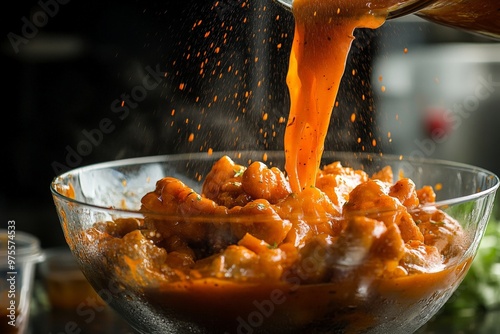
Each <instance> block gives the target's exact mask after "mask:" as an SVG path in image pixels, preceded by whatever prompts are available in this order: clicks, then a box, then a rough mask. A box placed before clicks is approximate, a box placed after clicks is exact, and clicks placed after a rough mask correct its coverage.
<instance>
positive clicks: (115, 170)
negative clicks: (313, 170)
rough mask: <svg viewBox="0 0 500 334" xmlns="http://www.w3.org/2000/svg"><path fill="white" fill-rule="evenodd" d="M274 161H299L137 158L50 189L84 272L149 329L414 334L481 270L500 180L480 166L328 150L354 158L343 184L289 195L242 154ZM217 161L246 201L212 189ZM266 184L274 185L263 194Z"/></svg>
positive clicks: (275, 156) (274, 158)
mask: <svg viewBox="0 0 500 334" xmlns="http://www.w3.org/2000/svg"><path fill="white" fill-rule="evenodd" d="M224 157H230V159H226V160H224ZM262 160H265V162H266V164H267V165H268V166H269V167H278V168H282V167H283V164H284V161H283V154H282V152H220V153H213V154H210V155H209V154H206V153H198V154H181V155H170V156H158V157H146V158H137V159H129V160H122V161H115V162H109V163H103V164H97V165H92V166H88V167H82V168H79V169H75V170H73V171H70V172H67V173H65V174H63V175H61V176H59V177H56V178H55V179H54V181H53V182H52V184H51V190H52V194H53V198H54V202H55V206H56V209H57V212H58V214H59V217H60V221H61V226H62V229H63V231H64V234H65V237H66V241H67V243H68V245H69V246H70V248H71V250H72V252H73V254H74V256H75V257H76V259H77V260H78V262H79V264H80V267H81V269H82V271H83V273H84V274H85V276H86V277H87V279H88V280H89V281H90V283H91V284H92V286H93V287H94V289H95V290H96V291H97V292H98V293H99V295H101V297H103V300H105V301H106V302H108V303H109V304H110V305H111V306H112V307H113V308H114V309H115V310H116V311H117V312H118V313H119V314H121V315H122V316H123V317H124V319H126V320H127V321H129V323H130V324H131V325H132V326H133V327H134V328H135V329H137V330H138V331H139V332H142V333H252V332H259V333H273V334H274V333H324V332H328V333H337V332H338V333H344V332H363V333H387V332H406V333H411V332H414V331H415V330H417V329H418V328H419V327H421V326H422V325H423V324H424V323H425V322H426V321H427V320H429V319H430V318H431V317H432V316H433V315H434V314H436V312H437V311H438V310H439V309H440V308H441V306H442V305H443V304H444V303H445V302H446V301H447V299H448V298H449V297H450V295H451V294H452V293H453V292H454V291H455V289H456V288H457V286H458V285H459V284H460V282H461V281H462V279H463V278H464V276H465V274H466V273H467V270H468V268H469V266H470V264H471V262H472V260H473V258H474V256H475V254H476V251H477V249H478V246H479V243H480V240H481V238H482V236H483V234H484V230H485V227H486V224H487V221H488V218H489V215H490V213H491V209H492V205H493V200H494V196H495V192H496V190H497V188H498V185H499V183H498V178H497V177H496V176H495V175H493V174H492V173H490V172H488V171H486V170H484V169H481V168H477V167H474V166H469V165H463V164H457V163H452V162H444V161H438V160H425V159H422V160H406V159H402V158H400V157H395V156H389V155H384V156H380V155H370V154H360V153H347V152H346V153H341V152H337V153H333V152H326V153H325V154H324V156H323V163H324V165H325V166H330V167H328V168H327V169H330V170H336V168H337V167H339V166H340V165H338V164H336V163H337V162H340V163H341V165H342V166H343V167H345V168H353V169H345V170H343V172H345V173H346V174H345V175H347V174H348V175H349V176H348V177H347V176H345V175H344V176H339V175H340V174H339V175H337V176H331V175H330V176H324V177H325V178H324V179H323V180H322V181H321V182H318V183H323V184H329V185H335V186H336V188H331V189H330V188H329V189H330V190H328V189H326V190H324V191H323V192H321V191H319V190H317V188H314V189H313V188H311V189H305V190H304V191H303V193H302V194H300V195H297V194H288V193H285V194H284V195H282V196H281V197H280V196H277V197H278V198H275V197H276V196H274V195H275V194H274V195H272V194H271V195H270V193H272V192H273V191H275V190H276V189H271V190H270V189H267V190H266V187H265V186H264V185H265V184H266V182H274V183H275V184H279V182H278V181H276V180H277V179H276V178H278V179H279V177H280V175H281V174H279V173H277V172H276V171H274V172H270V171H271V169H265V168H264V169H263V168H261V167H259V166H260V165H258V166H257V167H259V168H260V169H258V168H257V167H255V165H254V166H253V167H252V168H250V167H248V168H247V169H245V168H242V167H241V166H251V165H250V164H249V162H255V161H262ZM220 161H224V162H223V163H220ZM231 163H234V164H231ZM214 164H216V166H217V167H214V168H215V169H216V170H218V172H221V171H222V170H225V171H226V174H227V173H229V174H230V176H227V175H226V179H225V180H223V179H220V176H221V175H222V174H223V173H222V172H221V174H217V176H214V175H216V174H213V173H214V172H213V171H212V168H213V166H214ZM386 166H390V167H391V171H392V173H393V174H394V176H395V177H394V178H395V180H394V182H395V183H394V184H393V185H392V186H391V187H389V186H387V184H386V183H384V182H385V181H384V182H382V181H380V180H378V181H366V182H365V181H362V182H361V181H360V182H358V183H359V184H357V185H356V186H355V187H354V186H352V184H351V183H350V182H351V181H353V180H354V179H356V180H357V179H359V180H362V179H363V178H364V177H365V176H366V175H374V176H373V177H374V178H376V179H377V178H378V179H385V178H386V177H387V176H388V175H392V174H391V173H389V172H387V169H384V167H386ZM256 168H257V169H258V172H255V171H254V170H255V169H256ZM354 169H355V170H358V171H357V172H355V171H354ZM247 170H252V171H254V174H249V175H247V174H245V173H247V172H246V171H247ZM337 170H338V168H337ZM381 170H382V171H384V172H383V173H382V174H381V172H380V171H381ZM377 172H378V173H377ZM249 173H250V172H249ZM259 173H261V174H259ZM374 173H376V174H374ZM207 175H208V176H209V179H210V182H211V183H210V185H209V186H206V188H205V190H207V189H208V191H207V192H208V193H210V192H212V193H213V192H214V189H216V190H217V191H215V192H218V195H217V196H218V200H219V202H221V201H222V202H224V201H226V202H227V201H229V202H231V201H232V202H231V203H232V208H231V209H229V208H228V207H225V206H223V205H220V203H219V204H214V203H213V202H212V201H211V200H209V199H207V198H206V197H205V196H201V195H200V193H201V190H202V187H204V185H203V180H204V179H205V177H206V176H207ZM259 175H260V176H263V175H264V176H266V177H263V178H261V179H257V178H256V176H259ZM325 175H326V174H325ZM164 177H173V178H176V180H174V179H171V178H170V179H168V180H163V181H161V182H158V183H157V181H158V180H160V179H162V178H164ZM318 177H319V176H318ZM407 178H409V179H411V182H408V181H404V180H407ZM178 180H180V181H182V185H181V183H179V182H178ZM219 181H220V183H224V187H225V188H224V189H222V187H221V184H219V183H218V182H219ZM240 181H241V182H243V186H242V185H241V182H240ZM396 181H397V182H396ZM245 182H254V183H253V186H252V187H253V188H252V187H250V188H248V187H247V188H246V189H247V190H248V191H242V190H241V189H242V187H243V188H245ZM259 182H260V183H262V185H261V186H260V188H259V187H257V186H258V185H259ZM362 184H363V185H362ZM413 184H414V186H415V187H414V188H415V189H426V190H425V191H422V192H420V193H419V195H418V196H419V201H418V200H416V198H417V197H416V196H417V195H416V194H417V190H415V189H413V188H412V185H413ZM255 185H257V186H255ZM350 186H352V187H354V190H353V189H350V190H352V192H350V193H349V195H347V194H345V193H342V194H341V193H336V192H335V191H336V190H335V189H344V188H345V189H348V188H349V187H350ZM427 186H433V187H434V191H435V192H433V191H431V190H429V187H427ZM214 187H215V188H214ZM318 187H319V186H318ZM399 187H402V188H405V189H410V190H409V191H408V193H405V192H402V189H399ZM426 187H427V188H426ZM285 188H286V187H285ZM235 189H239V190H235ZM384 189H385V190H384ZM412 189H413V190H412ZM268 190H269V191H268ZM386 190H387V192H384V191H386ZM238 191H239V192H238ZM259 191H261V192H260V193H261V194H262V196H263V197H265V198H267V200H258V201H252V200H253V199H252V198H251V197H252V196H250V195H249V194H255V193H259ZM266 191H267V192H266ZM231 192H233V194H235V193H237V194H239V197H234V198H231V199H228V198H227V197H224V196H226V195H228V194H231ZM326 192H328V193H329V197H330V198H334V197H336V196H338V197H336V199H335V201H334V200H332V201H331V203H330V200H329V199H327V198H326V197H325V195H324V193H326ZM146 194H148V196H147V197H145V195H146ZM221 194H222V195H221ZM304 194H305V195H304ZM404 194H409V195H408V196H406V195H404ZM412 194H415V195H414V196H413V195H412ZM433 194H435V195H436V199H435V201H434V199H429V198H428V197H432V196H433ZM212 195H213V194H212ZM431 195H432V196H431ZM405 196H406V197H405ZM412 196H413V197H412ZM141 201H142V202H141ZM415 201H417V202H415ZM226 202H224V203H226ZM227 203H228V202H227ZM270 203H271V204H270ZM298 203H300V205H299V204H298ZM411 203H413V204H411ZM415 203H416V204H415ZM419 203H420V204H419ZM239 204H241V205H239ZM417 204H418V205H417ZM141 207H142V209H141ZM207 207H210V209H207ZM297 207H299V209H298V210H297ZM337 209H338V210H337ZM304 236H307V237H304ZM424 239H425V240H424Z"/></svg>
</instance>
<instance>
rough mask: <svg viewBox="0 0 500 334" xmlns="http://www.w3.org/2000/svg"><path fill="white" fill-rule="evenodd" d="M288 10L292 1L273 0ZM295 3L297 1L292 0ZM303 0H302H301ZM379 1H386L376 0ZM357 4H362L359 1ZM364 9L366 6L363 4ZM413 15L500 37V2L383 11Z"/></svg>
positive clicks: (416, 2) (466, 0)
mask: <svg viewBox="0 0 500 334" xmlns="http://www.w3.org/2000/svg"><path fill="white" fill-rule="evenodd" d="M275 1H276V2H277V3H279V4H280V5H282V6H283V7H285V8H286V9H288V10H292V7H293V1H294V0H275ZM296 1H298V0H296ZM301 1H304V0H301ZM378 1H379V2H381V1H385V2H387V3H390V1H387V0H378ZM360 5H363V3H362V1H360ZM366 5H367V6H368V3H367V4H366ZM409 14H415V15H417V16H419V17H421V18H423V19H426V20H428V21H432V22H435V23H438V24H441V25H445V26H449V27H452V28H458V29H464V30H467V31H469V32H473V33H478V34H481V35H485V36H489V37H492V38H497V39H498V38H500V3H498V2H497V1H491V0H457V1H451V2H450V1H448V0H405V1H402V2H399V3H397V4H396V5H389V6H388V8H387V19H388V20H391V19H396V18H399V17H402V16H406V15H409Z"/></svg>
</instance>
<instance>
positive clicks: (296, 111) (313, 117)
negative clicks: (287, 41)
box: [285, 0, 394, 192]
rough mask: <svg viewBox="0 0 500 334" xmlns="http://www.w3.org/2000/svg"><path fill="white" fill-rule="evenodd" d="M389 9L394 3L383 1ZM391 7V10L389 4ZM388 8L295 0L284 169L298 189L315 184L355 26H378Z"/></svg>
mask: <svg viewBox="0 0 500 334" xmlns="http://www.w3.org/2000/svg"><path fill="white" fill-rule="evenodd" d="M384 2H385V3H388V4H387V7H388V6H389V5H391V4H390V3H393V2H394V1H384ZM387 7H386V8H387ZM386 13H387V10H386V11H384V10H380V9H374V8H371V3H370V2H367V1H366V0H354V1H353V0H350V1H346V0H327V1H325V0H295V1H294V2H293V14H294V17H295V35H294V40H293V44H292V50H291V54H290V63H289V69H288V75H287V85H288V89H289V92H290V101H291V106H290V113H289V118H288V124H287V128H286V131H285V157H286V164H285V170H286V172H287V174H288V177H289V181H290V185H291V188H292V191H293V192H300V191H302V190H303V189H305V188H307V187H310V186H314V185H315V180H316V173H317V171H318V169H319V167H320V162H321V157H322V154H323V150H324V141H325V137H326V134H327V131H328V127H329V123H330V117H331V114H332V111H333V107H334V104H335V100H336V96H337V92H338V89H339V86H340V81H341V79H342V76H343V74H344V69H345V65H346V61H347V56H348V54H349V50H350V48H351V44H352V42H353V40H354V36H353V33H354V30H355V29H356V28H372V29H375V28H378V27H380V26H381V25H382V24H383V23H384V22H385V14H386Z"/></svg>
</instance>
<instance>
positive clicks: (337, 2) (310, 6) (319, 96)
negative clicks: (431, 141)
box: [85, 0, 469, 331]
mask: <svg viewBox="0 0 500 334" xmlns="http://www.w3.org/2000/svg"><path fill="white" fill-rule="evenodd" d="M380 3H381V2H377V4H378V6H379V7H377V8H375V7H370V6H371V5H372V4H371V3H368V2H366V1H341V0H332V1H325V0H296V1H295V2H294V9H293V11H294V16H295V20H296V21H295V37H294V41H293V46H292V50H291V56H290V66H289V72H288V76H287V83H288V86H289V89H290V96H291V110H290V115H289V120H288V124H287V129H286V133H285V156H286V164H285V172H283V171H281V170H279V169H277V168H268V167H267V166H266V165H264V164H263V163H260V162H253V163H252V164H250V165H248V166H243V165H237V164H235V163H234V162H233V161H232V160H231V159H230V158H228V157H223V158H222V159H220V160H218V161H217V162H216V163H215V164H214V166H213V168H212V170H211V172H210V173H209V174H208V175H207V177H206V179H205V180H204V184H203V189H202V191H201V193H197V192H195V191H194V190H193V189H191V188H189V187H187V186H186V185H185V184H184V183H182V182H181V181H180V180H178V179H175V178H172V177H166V178H163V179H161V180H158V182H157V184H156V189H155V190H154V191H152V192H150V193H147V194H145V195H144V197H143V198H142V209H141V211H143V213H144V215H145V218H144V219H117V220H115V221H111V222H99V223H96V224H95V226H94V227H93V228H91V229H89V230H87V231H86V232H85V239H86V240H87V241H88V247H89V248H92V249H93V250H94V251H92V252H89V253H88V258H92V257H96V256H97V258H95V261H90V262H89V263H90V264H91V266H90V268H92V269H91V270H99V271H102V272H103V273H109V272H110V270H109V268H107V267H106V266H112V268H113V269H112V272H113V276H112V277H105V279H109V280H115V281H117V282H119V283H120V284H121V285H122V286H123V287H124V289H126V290H127V291H133V292H134V293H136V295H137V296H141V297H140V298H145V299H146V300H147V302H148V304H149V305H151V306H152V307H153V308H154V309H155V310H159V312H160V313H162V314H164V315H165V316H171V317H174V318H177V319H184V320H186V319H188V320H189V321H195V322H198V323H206V324H211V325H210V326H215V328H225V327H223V326H228V327H227V328H232V329H233V330H234V328H235V327H236V326H242V324H241V323H238V322H237V321H238V319H240V318H239V317H241V316H244V315H245V314H251V312H252V311H254V310H255V307H256V305H255V301H259V300H262V301H263V300H268V299H269V298H271V299H272V296H274V297H275V298H276V300H275V301H274V302H273V312H272V314H271V315H270V316H272V319H273V320H272V321H268V322H266V325H265V326H267V328H270V329H271V330H272V331H276V330H278V327H279V329H280V331H283V330H285V331H287V330H291V329H292V328H303V329H304V328H306V329H307V328H308V326H309V324H312V326H320V327H321V326H322V324H323V325H326V326H327V328H328V327H331V326H337V327H338V328H340V329H349V330H361V329H366V328H370V327H371V326H373V325H375V324H377V323H379V322H380V321H389V322H390V320H388V319H397V318H399V317H400V316H401V314H403V315H404V316H405V317H414V316H416V314H418V312H419V310H420V307H421V305H422V304H425V303H427V302H429V301H430V300H431V299H432V298H439V297H440V296H443V295H446V294H447V293H449V291H451V290H452V288H453V287H454V286H455V285H456V284H458V282H459V280H460V279H459V278H460V277H461V275H462V273H463V272H464V271H463V270H464V268H466V267H467V266H468V265H469V261H468V260H465V262H463V263H458V264H455V265H453V266H447V264H449V263H450V262H451V261H452V259H454V258H456V257H458V256H460V255H462V254H463V249H464V244H463V241H464V236H463V231H462V229H461V227H460V225H459V224H458V222H456V221H455V220H454V219H453V218H451V217H449V216H448V215H447V214H445V213H444V212H442V211H440V210H438V209H432V206H429V204H432V202H434V201H435V194H434V191H433V189H432V188H431V187H424V188H422V189H415V185H414V184H413V182H412V181H411V180H409V179H404V178H403V179H400V180H398V181H396V182H395V181H394V180H393V175H392V170H390V168H385V169H383V170H381V171H379V172H378V173H376V174H374V175H368V174H366V173H365V172H363V171H361V170H353V169H351V168H347V167H344V166H342V165H341V164H340V163H332V164H330V165H327V166H324V167H323V168H322V169H320V161H321V155H322V152H323V142H324V138H325V135H326V132H327V128H328V124H329V118H330V115H331V111H332V109H333V105H334V101H335V99H336V94H337V91H338V87H339V84H340V80H341V77H342V75H343V71H344V67H345V61H346V58H347V54H348V52H349V48H350V46H351V43H352V40H353V35H352V34H353V31H354V29H356V28H358V27H368V28H377V27H379V26H380V25H381V24H383V22H384V15H385V14H384V13H386V12H387V8H388V7H389V6H392V5H394V4H396V1H394V2H392V1H384V2H383V4H384V6H380ZM285 173H286V174H285ZM423 203H425V204H427V209H426V210H425V211H420V210H419V206H420V205H421V204H423ZM359 212H376V213H377V214H376V215H375V216H373V217H370V216H366V215H360V214H359ZM381 213H383V214H381ZM159 214H160V216H159ZM161 214H165V216H164V217H169V216H172V215H174V216H178V217H182V218H181V219H177V220H173V221H172V220H169V219H168V218H161ZM196 217H198V218H199V217H226V219H224V220H222V221H219V220H217V219H216V218H213V220H211V219H209V221H204V222H201V223H200V222H199V221H198V220H197V219H195V218H196ZM248 217H251V220H250V221H249V220H248V219H245V218H248ZM417 222H418V224H417ZM102 257H104V258H106V259H107V261H106V262H105V263H107V264H103V263H100V259H101V258H102ZM99 266H102V268H100V269H99V268H98V267H99ZM96 268H97V269H96ZM360 289H361V290H360ZM360 291H362V293H361V292H360ZM276 294H278V295H276ZM281 301H283V302H281ZM346 305H347V306H349V307H347V308H346ZM197 311H199V313H198V312H197ZM193 314H197V315H196V316H195V318H194V319H193ZM200 314H201V315H200ZM394 321H395V320H394Z"/></svg>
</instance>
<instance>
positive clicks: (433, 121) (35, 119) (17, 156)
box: [0, 0, 500, 247]
mask: <svg viewBox="0 0 500 334" xmlns="http://www.w3.org/2000/svg"><path fill="white" fill-rule="evenodd" d="M0 15H1V17H0V25H1V26H2V42H1V44H0V60H1V61H0V67H1V71H2V78H3V81H4V83H3V85H2V89H1V96H2V107H3V108H2V109H3V112H2V118H3V121H2V123H1V124H2V129H1V135H2V137H1V138H2V140H3V143H2V144H3V145H2V148H3V150H2V155H1V156H2V165H3V167H2V172H3V179H2V188H1V192H0V213H1V222H0V224H2V225H3V226H6V223H7V220H12V219H13V220H16V225H17V228H18V229H19V230H24V231H27V232H30V233H33V234H35V235H36V236H38V237H39V238H40V239H41V242H42V246H43V247H52V246H58V245H63V244H64V238H63V235H62V231H61V229H60V227H59V222H58V218H57V216H56V212H55V209H54V207H53V202H52V198H51V194H50V190H49V184H50V182H51V180H52V178H53V177H54V176H56V175H57V174H59V173H61V172H63V171H65V170H67V169H71V168H76V167H80V166H84V165H89V164H92V163H97V162H103V161H109V160H115V159H121V158H129V157H138V156H146V155H157V154H169V153H179V152H199V151H207V150H209V149H214V150H222V149H272V150H276V149H278V150H280V149H282V136H283V130H284V127H285V123H284V122H280V117H286V115H287V108H288V93H287V89H286V85H285V76H286V69H287V66H288V53H289V48H290V44H291V39H292V37H293V20H292V17H291V14H290V13H288V12H287V11H285V10H284V9H283V8H281V7H279V6H278V5H276V4H275V3H274V2H272V1H271V0H267V1H266V0H250V1H247V2H244V1H240V0H218V1H216V0H214V1H197V0H182V1H178V0H168V1H166V0H165V1H138V0H125V1H106V2H97V1H85V2H81V1H63V0H60V1H59V2H58V1H56V0H45V1H44V0H42V1H35V0H23V1H17V2H15V3H13V2H10V3H8V4H4V9H3V10H2V11H1V13H0ZM356 37H357V39H356V40H355V42H354V45H353V49H352V52H351V54H350V57H349V61H348V63H347V68H346V76H345V77H344V80H343V82H342V86H341V89H340V93H339V107H338V108H336V110H335V112H334V116H333V119H332V130H331V132H330V134H329V136H328V140H327V144H326V148H327V149H334V150H355V151H362V150H364V151H376V152H379V151H384V152H388V153H396V154H411V153H412V152H415V150H418V149H419V146H418V145H417V143H418V142H417V140H420V141H422V140H425V139H433V138H432V136H431V132H432V131H430V130H432V129H434V128H435V127H436V126H437V127H443V128H446V129H448V128H449V126H448V127H447V125H446V124H442V123H440V119H439V117H437V118H436V117H434V118H433V116H436V115H437V116H439V115H440V114H439V113H440V112H441V111H443V110H446V109H450V108H451V106H452V105H453V103H455V102H456V101H461V100H460V99H463V97H464V96H467V94H471V93H470V92H473V91H474V87H475V86H474V85H476V86H477V82H478V81H477V73H480V75H483V76H485V77H487V75H489V74H491V75H493V80H496V81H497V82H500V71H498V61H499V59H498V56H495V55H498V54H500V53H498V52H499V49H498V48H497V47H496V46H497V43H496V42H495V41H491V40H487V39H485V38H482V37H479V36H475V35H470V34H467V33H463V32H458V31H455V30H453V29H449V28H444V27H440V26H437V25H435V24H431V23H428V22H424V21H422V20H419V19H416V18H413V17H411V18H405V19H402V20H398V21H392V22H388V23H387V24H386V25H385V26H384V27H383V28H381V29H379V30H377V31H375V32H374V31H370V30H359V31H357V32H356ZM405 49H407V52H403V50H405ZM463 50H475V51H474V52H473V54H472V55H470V56H469V55H465V53H464V52H463ZM425 55H427V58H426V57H425ZM429 55H431V56H429ZM451 55H454V56H461V57H458V58H459V59H458V58H457V57H455V58H453V59H454V60H453V62H452V63H453V64H455V67H449V66H447V65H449V64H450V63H451V61H450V59H451V58H450V57H451ZM388 64H389V65H388ZM431 65H432V66H431ZM463 68H467V69H468V70H467V71H462V70H461V69H463ZM423 69H425V70H423ZM476 69H477V70H478V71H479V72H477V73H476V72H474V71H475V70H476ZM450 73H451V74H453V73H455V74H456V73H462V74H461V75H457V76H455V77H450ZM481 73H482V74H481ZM450 78H451V79H450ZM440 80H441V82H446V80H451V82H452V83H455V85H449V84H442V85H439V86H436V87H438V88H436V87H434V86H432V85H434V84H436V83H437V82H439V81H440ZM466 82H469V83H470V84H472V86H470V87H469V86H466V85H462V86H463V87H466V88H465V91H464V90H458V92H459V93H458V94H457V88H456V87H462V86H460V83H466ZM381 86H384V88H387V89H386V90H384V92H382V87H381ZM468 92H469V93H468ZM433 94H434V95H433ZM499 96H500V87H498V88H496V91H494V92H493V93H492V97H491V98H490V99H488V101H486V102H485V103H483V104H482V106H481V111H480V112H476V113H474V117H471V118H470V119H467V124H469V126H462V127H461V129H455V128H453V129H451V130H450V131H452V134H453V136H452V135H450V137H449V138H450V139H449V140H447V141H446V142H445V143H444V144H443V145H441V144H440V145H436V147H435V149H434V150H433V151H432V152H430V153H429V154H427V155H429V156H437V157H441V158H449V159H454V160H459V161H463V162H470V163H477V164H479V165H481V166H483V167H487V168H489V169H493V170H495V171H496V170H498V169H499V168H498V166H500V164H499V163H498V159H497V158H496V155H495V154H496V142H497V139H496V138H497V136H498V133H497V132H498V131H496V130H495V127H497V126H496V124H498V122H497V120H498V117H500V116H498V117H497V116H496V115H497V114H498V115H500V112H498V105H500V104H499V103H498V101H499ZM457 99H458V100H457ZM417 100H418V103H416V102H415V101H417ZM495 109H496V111H497V112H496V113H495V112H494V111H495ZM352 114H355V115H356V118H355V121H351V115H352ZM464 123H465V122H464ZM487 132H489V133H490V136H489V137H488V136H487V134H486V133H487ZM478 133H481V134H482V135H480V136H478V135H477V134H478ZM191 134H192V135H193V136H192V137H191V138H190V136H191ZM479 138H482V139H483V141H481V142H480V143H479V144H477V145H476V144H474V140H477V139H479ZM485 138H489V139H488V140H486V139H485ZM434 143H436V142H434ZM464 143H469V144H468V145H466V146H464V145H465V144H464ZM478 145H481V146H480V147H482V149H480V150H478V149H477V147H478ZM438 146H439V147H438ZM464 147H467V149H464Z"/></svg>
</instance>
